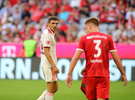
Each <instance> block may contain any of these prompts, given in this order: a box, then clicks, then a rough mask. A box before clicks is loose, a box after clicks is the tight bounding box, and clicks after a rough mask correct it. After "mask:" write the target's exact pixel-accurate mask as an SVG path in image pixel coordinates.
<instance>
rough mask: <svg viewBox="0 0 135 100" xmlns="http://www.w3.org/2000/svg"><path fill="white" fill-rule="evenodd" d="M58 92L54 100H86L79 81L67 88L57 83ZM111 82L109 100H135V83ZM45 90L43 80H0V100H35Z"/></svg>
mask: <svg viewBox="0 0 135 100" xmlns="http://www.w3.org/2000/svg"><path fill="white" fill-rule="evenodd" d="M58 83H59V90H58V92H57V93H56V94H55V95H54V100H87V99H86V98H85V95H84V94H83V93H82V92H81V90H80V84H81V81H73V84H72V86H71V88H68V87H67V86H66V84H65V81H58ZM123 83H124V82H120V81H119V82H111V84H110V100H135V82H128V85H127V86H126V87H124V86H123ZM45 89H46V83H45V81H44V80H7V79H6V80H0V100H36V99H37V98H38V97H39V96H40V95H41V93H42V92H43V91H44V90H45Z"/></svg>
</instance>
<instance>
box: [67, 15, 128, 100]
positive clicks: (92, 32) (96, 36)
mask: <svg viewBox="0 0 135 100" xmlns="http://www.w3.org/2000/svg"><path fill="white" fill-rule="evenodd" d="M85 25H86V30H87V33H88V34H87V35H84V36H82V37H81V39H80V41H79V44H78V46H77V49H76V52H75V54H74V56H73V58H72V60H71V64H70V68H69V71H68V74H67V78H66V84H67V86H68V87H70V84H72V78H71V73H72V71H73V69H74V67H75V65H76V63H77V61H78V59H79V57H80V55H81V54H82V52H83V51H84V52H85V57H86V68H85V70H83V72H84V71H85V79H86V83H85V84H86V98H87V99H88V100H107V99H109V88H110V80H109V77H110V76H109V56H108V53H109V52H110V53H111V55H112V57H113V59H114V62H115V63H116V65H117V67H118V69H119V71H120V72H121V74H122V80H124V81H125V83H124V86H126V84H127V78H126V75H125V72H124V70H123V66H122V63H121V60H120V58H119V56H118V54H117V50H116V48H115V45H114V43H113V40H112V38H111V36H109V35H106V34H104V33H101V32H99V29H98V26H99V21H98V19H97V18H95V17H91V18H89V19H87V20H86V22H85Z"/></svg>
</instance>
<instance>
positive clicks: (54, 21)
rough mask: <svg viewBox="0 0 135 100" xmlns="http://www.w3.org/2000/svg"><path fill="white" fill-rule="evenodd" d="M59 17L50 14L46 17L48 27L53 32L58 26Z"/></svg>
mask: <svg viewBox="0 0 135 100" xmlns="http://www.w3.org/2000/svg"><path fill="white" fill-rule="evenodd" d="M58 21H59V19H58V18H57V17H56V16H50V17H49V18H48V27H49V28H50V29H51V30H52V31H53V32H54V31H55V30H56V29H57V27H58Z"/></svg>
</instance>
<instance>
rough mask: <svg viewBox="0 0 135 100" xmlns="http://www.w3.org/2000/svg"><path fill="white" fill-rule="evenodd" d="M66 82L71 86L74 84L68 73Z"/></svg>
mask: <svg viewBox="0 0 135 100" xmlns="http://www.w3.org/2000/svg"><path fill="white" fill-rule="evenodd" d="M65 82H66V84H67V86H68V87H69V88H70V85H72V77H71V76H70V75H67V78H66V81H65Z"/></svg>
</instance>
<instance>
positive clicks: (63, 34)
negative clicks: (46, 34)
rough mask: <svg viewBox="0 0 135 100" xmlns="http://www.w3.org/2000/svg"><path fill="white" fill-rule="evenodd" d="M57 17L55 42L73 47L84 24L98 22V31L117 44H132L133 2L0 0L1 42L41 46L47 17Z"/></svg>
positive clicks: (134, 40)
mask: <svg viewBox="0 0 135 100" xmlns="http://www.w3.org/2000/svg"><path fill="white" fill-rule="evenodd" d="M53 15H54V16H58V18H59V19H60V20H59V25H58V30H57V31H56V32H55V34H56V41H57V42H60V43H63V42H66V43H76V42H78V41H79V39H80V38H81V37H82V36H83V35H85V34H86V29H85V24H84V23H85V21H86V19H87V18H89V17H92V16H93V17H97V18H99V21H100V25H99V30H100V31H101V32H103V33H105V34H108V35H110V36H112V38H113V40H114V42H116V43H119V44H135V0H1V1H0V42H14V43H22V42H23V41H24V40H27V39H30V37H31V36H33V38H34V39H35V40H36V41H37V43H39V42H40V36H41V34H42V32H43V30H44V29H45V28H46V27H47V18H48V16H53Z"/></svg>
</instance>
